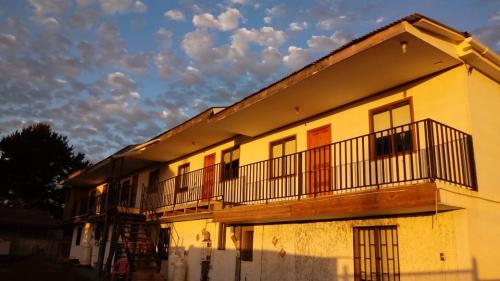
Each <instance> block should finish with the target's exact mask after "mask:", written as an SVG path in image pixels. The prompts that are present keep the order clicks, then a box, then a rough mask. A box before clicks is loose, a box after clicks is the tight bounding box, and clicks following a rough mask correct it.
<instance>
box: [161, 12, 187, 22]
mask: <svg viewBox="0 0 500 281" xmlns="http://www.w3.org/2000/svg"><path fill="white" fill-rule="evenodd" d="M164 15H165V16H166V17H167V18H169V19H171V20H175V21H183V20H186V17H185V16H184V14H183V13H182V12H181V11H179V10H168V11H166V12H165V14H164Z"/></svg>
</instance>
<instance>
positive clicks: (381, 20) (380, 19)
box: [375, 17, 385, 24]
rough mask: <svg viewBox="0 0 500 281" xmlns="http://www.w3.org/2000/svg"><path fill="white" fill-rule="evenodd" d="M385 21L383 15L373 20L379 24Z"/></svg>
mask: <svg viewBox="0 0 500 281" xmlns="http://www.w3.org/2000/svg"><path fill="white" fill-rule="evenodd" d="M384 21H385V17H379V18H378V19H376V20H375V23H377V24H379V23H382V22H384Z"/></svg>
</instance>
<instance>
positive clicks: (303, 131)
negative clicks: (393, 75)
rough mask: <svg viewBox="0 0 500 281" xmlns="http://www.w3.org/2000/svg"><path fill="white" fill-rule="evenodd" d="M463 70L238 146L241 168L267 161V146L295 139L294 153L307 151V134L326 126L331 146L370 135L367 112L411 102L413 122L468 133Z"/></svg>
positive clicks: (374, 98) (424, 81)
mask: <svg viewBox="0 0 500 281" xmlns="http://www.w3.org/2000/svg"><path fill="white" fill-rule="evenodd" d="M465 78H466V69H465V67H464V66H459V67H456V68H453V69H451V70H449V71H447V72H445V73H441V74H438V75H435V76H433V77H430V78H427V79H423V80H420V81H417V82H414V83H411V84H408V85H404V86H401V87H399V88H396V89H393V90H390V91H388V92H385V93H382V94H380V95H377V96H375V97H373V98H371V99H368V100H365V101H361V102H358V103H356V104H353V105H351V106H349V107H346V108H341V109H338V110H335V111H333V112H332V113H331V114H328V115H327V116H323V117H319V118H316V119H314V120H308V121H306V122H303V123H301V124H297V125H295V126H293V127H290V128H286V129H284V130H280V131H278V132H273V133H271V134H268V135H264V136H262V137H259V138H257V139H253V140H252V141H251V142H248V143H245V144H243V145H241V164H242V165H244V164H248V163H252V162H257V161H260V160H265V159H268V158H269V143H270V142H272V141H275V140H279V139H282V138H284V137H288V136H292V135H295V136H296V138H297V151H303V150H306V149H307V131H308V130H311V129H314V128H317V127H321V126H323V125H327V124H330V125H331V130H332V142H337V141H341V140H345V139H350V138H353V137H356V136H361V135H364V134H367V133H369V132H370V130H369V115H368V112H369V110H370V109H373V108H376V107H379V106H383V105H386V104H389V103H391V102H394V101H398V100H402V99H404V98H406V97H412V98H413V109H414V119H415V121H418V120H422V119H426V118H431V119H434V120H436V121H439V122H441V123H444V124H447V125H450V126H452V127H454V128H457V129H460V130H463V131H465V132H470V122H469V117H468V99H467V92H466V88H465V87H464V85H465Z"/></svg>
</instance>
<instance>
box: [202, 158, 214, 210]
mask: <svg viewBox="0 0 500 281" xmlns="http://www.w3.org/2000/svg"><path fill="white" fill-rule="evenodd" d="M214 165H215V153H213V154H210V155H207V156H205V159H204V161H203V187H202V199H203V201H207V200H208V199H210V198H212V195H213V189H214V182H215V166H214Z"/></svg>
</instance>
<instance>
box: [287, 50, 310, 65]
mask: <svg viewBox="0 0 500 281" xmlns="http://www.w3.org/2000/svg"><path fill="white" fill-rule="evenodd" d="M310 59H311V52H310V51H309V50H304V49H302V48H299V47H295V46H290V47H288V55H286V56H284V57H283V62H284V63H285V65H286V66H287V67H288V68H289V69H292V70H297V69H300V68H301V67H304V66H305V65H306V64H307V63H308V62H309V61H310Z"/></svg>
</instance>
